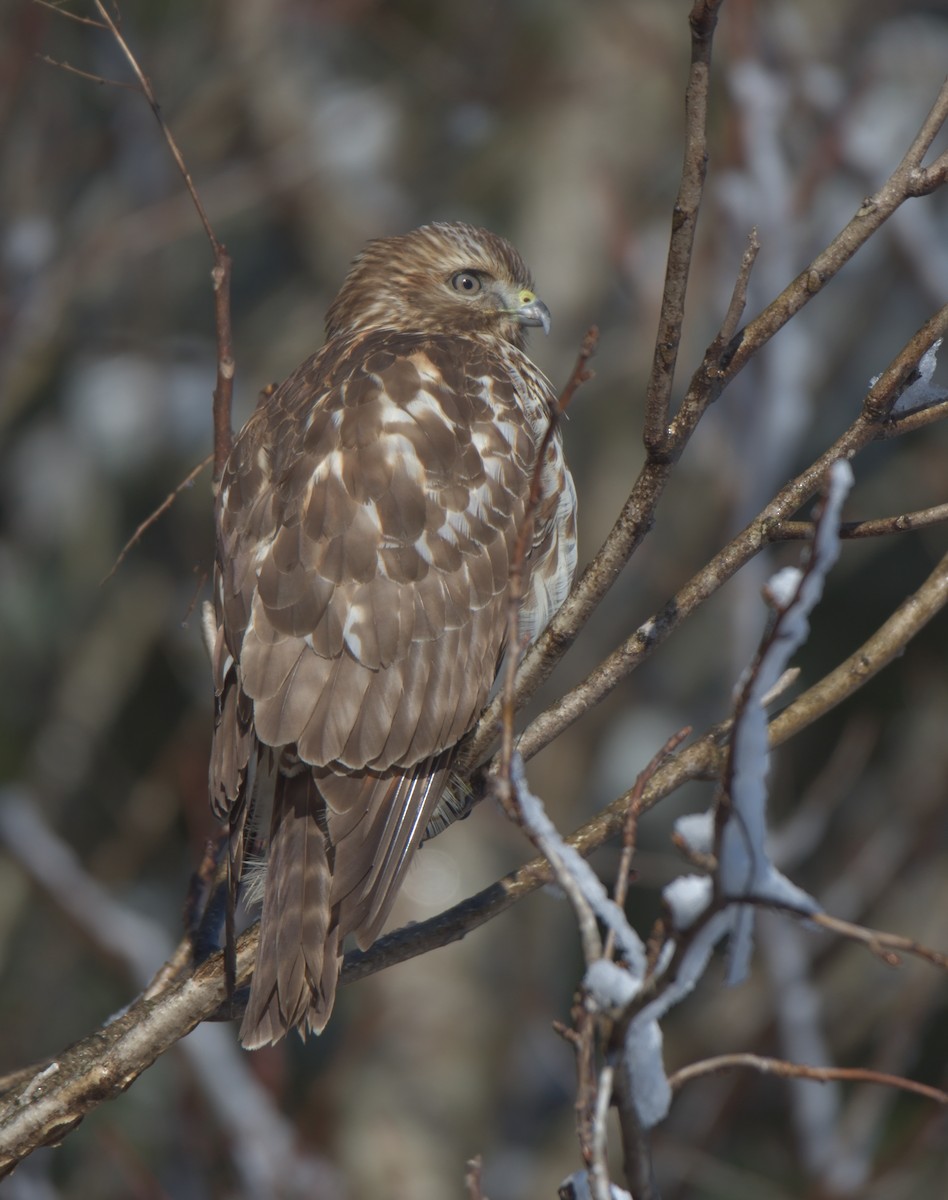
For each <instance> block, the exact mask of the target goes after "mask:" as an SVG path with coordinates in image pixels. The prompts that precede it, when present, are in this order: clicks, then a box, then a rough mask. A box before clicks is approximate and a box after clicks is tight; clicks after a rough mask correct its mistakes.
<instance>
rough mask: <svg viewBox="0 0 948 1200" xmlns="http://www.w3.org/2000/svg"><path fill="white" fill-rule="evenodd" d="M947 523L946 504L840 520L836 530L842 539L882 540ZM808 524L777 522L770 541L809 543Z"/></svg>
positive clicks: (806, 522)
mask: <svg viewBox="0 0 948 1200" xmlns="http://www.w3.org/2000/svg"><path fill="white" fill-rule="evenodd" d="M942 521H948V504H936V505H934V506H933V507H932V508H920V509H917V510H916V511H915V512H906V513H898V514H897V515H896V516H894V517H875V518H874V519H872V520H868V521H844V522H843V523H842V525H841V526H840V527H839V536H840V537H842V538H868V537H884V536H885V535H886V534H890V533H905V532H906V531H907V530H910V529H925V528H927V527H928V526H929V525H939V524H940V523H941V522H942ZM813 529H814V525H813V522H812V521H781V523H780V524H779V525H778V526H776V528H775V529H774V531H773V538H772V540H773V541H799V540H804V541H810V540H811V539H812V537H813Z"/></svg>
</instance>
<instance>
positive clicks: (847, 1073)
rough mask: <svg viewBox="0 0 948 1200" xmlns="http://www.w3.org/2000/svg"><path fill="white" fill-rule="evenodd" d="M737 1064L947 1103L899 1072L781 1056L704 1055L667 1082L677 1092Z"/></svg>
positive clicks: (940, 1094)
mask: <svg viewBox="0 0 948 1200" xmlns="http://www.w3.org/2000/svg"><path fill="white" fill-rule="evenodd" d="M740 1067H743V1068H749V1069H750V1070H753V1071H759V1072H760V1074H762V1075H780V1076H782V1077H783V1078H785V1079H811V1080H813V1081H814V1082H815V1083H831V1082H833V1081H834V1080H840V1081H847V1082H852V1083H881V1084H884V1085H885V1086H886V1087H894V1088H900V1089H901V1090H902V1091H905V1092H914V1093H915V1095H916V1096H924V1097H925V1099H926V1100H934V1101H935V1102H936V1103H937V1104H948V1092H943V1091H942V1090H941V1088H935V1087H929V1086H928V1085H927V1084H925V1083H917V1082H916V1081H915V1080H914V1079H904V1078H903V1077H902V1076H901V1075H887V1074H885V1073H884V1072H882V1071H870V1070H868V1069H866V1068H863V1067H811V1066H807V1065H806V1064H804V1063H792V1062H785V1061H784V1060H783V1059H781V1058H764V1057H762V1056H761V1055H759V1054H719V1055H717V1056H716V1057H715V1058H705V1059H702V1061H701V1062H696V1063H691V1065H690V1066H687V1067H682V1068H681V1070H680V1071H676V1072H675V1073H674V1075H670V1076H669V1077H668V1082H669V1083H670V1084H671V1087H672V1090H673V1091H678V1089H679V1088H681V1087H683V1086H684V1085H685V1084H686V1083H690V1082H691V1081H692V1080H693V1079H701V1078H702V1077H703V1076H705V1075H716V1074H718V1073H719V1072H721V1071H734V1070H736V1069H738V1068H740Z"/></svg>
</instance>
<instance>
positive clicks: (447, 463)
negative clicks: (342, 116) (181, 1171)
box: [210, 223, 576, 1048]
mask: <svg viewBox="0 0 948 1200" xmlns="http://www.w3.org/2000/svg"><path fill="white" fill-rule="evenodd" d="M549 322H550V314H549V310H548V309H547V307H546V306H545V305H544V304H543V303H542V302H541V301H540V300H539V299H538V298H537V296H536V295H535V294H534V291H533V283H532V280H531V277H530V273H529V271H528V270H527V267H526V266H525V264H524V262H523V260H522V259H521V257H520V255H519V254H518V253H517V251H516V250H515V249H514V248H513V247H512V246H511V245H510V244H509V243H508V242H506V241H505V240H504V239H503V238H500V237H498V236H496V235H495V234H492V233H489V232H487V231H486V230H482V229H477V228H474V227H472V226H470V225H466V224H460V223H455V224H432V225H425V226H423V227H421V228H420V229H416V230H414V231H413V232H411V233H407V234H404V235H402V236H397V237H390V238H382V239H379V240H376V241H372V242H369V243H368V245H367V246H366V248H365V249H364V250H363V252H362V253H361V254H360V255H359V256H358V257H357V258H356V259H355V260H354V262H353V264H352V266H351V268H350V270H349V273H348V275H347V277H346V279H345V282H344V284H343V286H342V290H341V291H340V292H339V294H338V296H337V297H336V299H335V300H334V301H333V303H332V305H331V306H330V308H329V311H328V314H327V319H326V343H325V345H324V346H323V348H322V350H320V351H319V352H318V353H317V354H316V355H314V356H313V357H312V358H309V359H307V360H306V362H304V363H303V364H302V365H301V366H300V367H298V368H297V370H296V371H294V373H293V374H292V375H290V377H289V378H288V379H287V380H286V381H285V382H284V383H283V384H282V385H280V386H279V387H278V388H276V389H275V390H273V391H272V392H270V393H269V394H268V395H265V396H264V397H263V398H262V399H261V401H260V403H259V405H258V407H257V409H256V411H255V412H254V413H253V415H252V416H251V418H250V420H249V421H248V422H247V424H246V425H245V426H244V428H243V430H242V431H241V433H240V434H239V436H238V437H237V440H236V442H235V445H234V448H233V451H232V452H231V454H230V457H229V459H228V461H227V464H226V466H225V469H224V472H223V476H222V478H221V484H220V491H219V495H218V501H217V530H218V551H217V553H218V557H217V564H216V572H215V605H216V618H217V641H216V646H215V649H214V655H213V658H214V663H213V666H214V680H215V690H216V695H217V703H216V721H215V730H214V743H213V748H212V752H211V764H210V791H211V803H212V806H213V808H214V810H215V812H216V813H217V814H218V815H220V816H221V817H225V818H226V819H227V820H228V821H229V827H230V858H229V862H230V870H231V885H232V888H234V889H236V886H237V883H238V882H239V880H240V878H241V873H242V871H243V867H244V858H245V851H247V849H248V847H249V846H250V845H251V844H252V843H256V842H257V841H260V840H261V839H263V840H266V842H267V843H268V852H267V857H266V867H265V876H264V881H263V912H262V916H261V923H260V940H259V949H258V951H257V958H256V963H255V967H254V972H253V979H252V983H251V988H250V996H249V1000H248V1003H247V1008H246V1012H245V1015H244V1018H243V1023H242V1025H241V1029H240V1038H241V1041H242V1043H243V1045H244V1046H246V1047H248V1048H255V1047H258V1046H262V1045H265V1044H267V1043H270V1042H274V1041H277V1040H278V1039H279V1038H281V1037H282V1036H283V1035H284V1034H285V1033H286V1032H287V1031H288V1030H290V1029H294V1028H295V1029H298V1030H299V1031H300V1033H301V1035H303V1036H305V1034H306V1033H307V1032H317V1033H318V1032H320V1031H321V1030H322V1029H323V1027H324V1026H325V1024H326V1021H327V1020H328V1019H329V1015H330V1012H331V1010H332V1005H333V999H334V995H335V990H336V983H337V979H338V975H339V967H340V963H341V955H342V950H343V941H344V939H345V938H346V937H347V935H349V934H354V935H355V937H356V939H357V941H358V943H359V945H361V946H363V947H365V946H367V945H369V944H370V943H371V942H372V941H373V940H374V938H375V937H376V936H377V934H378V932H379V930H380V928H381V927H382V925H383V923H384V921H385V919H386V917H387V915H388V912H389V909H390V908H391V906H392V903H393V901H394V899H395V895H396V892H397V890H398V887H399V885H400V883H401V881H402V879H403V877H404V875H405V871H406V869H407V867H408V865H409V863H410V861H411V858H412V855H413V853H414V851H415V848H416V847H417V846H418V845H419V843H420V842H421V840H422V839H423V836H424V833H425V829H426V827H427V826H428V825H429V822H430V821H431V820H432V817H433V816H434V814H435V813H436V811H437V810H438V806H439V802H441V801H442V797H444V796H445V794H446V792H447V791H448V790H449V787H450V783H451V770H452V763H453V761H454V759H455V756H456V752H457V748H458V743H459V742H460V740H461V739H462V738H463V737H464V735H465V734H466V733H467V732H468V731H469V730H470V729H471V728H472V726H473V725H474V723H475V722H476V721H477V718H478V716H479V715H480V713H481V710H482V709H483V707H484V705H485V703H486V701H487V699H488V696H489V693H490V690H491V686H492V684H493V681H494V679H495V676H496V674H497V672H498V670H499V666H500V661H501V658H502V655H503V653H504V648H505V641H506V632H507V611H506V610H507V605H508V595H509V588H510V570H511V560H512V556H513V553H514V546H515V542H516V539H517V534H518V531H519V530H520V527H521V525H522V523H523V520H524V516H525V513H526V509H527V498H528V492H529V489H530V484H531V479H532V477H533V472H534V467H535V463H536V458H537V454H538V452H539V448H540V443H541V439H542V438H543V436H544V434H545V432H546V430H547V429H548V426H549V423H550V419H551V413H552V411H553V406H554V405H555V402H556V397H555V394H554V392H553V390H552V388H551V386H550V384H549V382H548V381H547V379H546V378H545V377H544V375H543V374H542V373H541V372H540V371H539V370H538V369H537V368H536V367H535V366H534V365H533V364H532V363H531V362H530V360H529V359H528V358H527V357H526V355H525V354H524V352H523V344H524V333H525V329H526V328H527V327H529V326H542V327H543V329H544V330H546V331H548V330H549ZM540 482H541V487H540V495H539V500H538V503H537V505H536V508H535V510H534V514H535V521H534V526H533V535H532V540H531V543H530V546H529V548H528V553H527V557H526V562H525V565H524V575H523V584H524V587H523V601H522V607H521V611H520V616H519V620H520V632H521V634H522V635H523V636H524V637H526V638H535V637H536V636H537V634H538V633H539V632H540V631H541V630H542V629H543V627H544V626H545V625H546V623H547V622H548V621H549V619H550V617H551V616H552V614H553V613H554V612H555V611H556V609H557V608H558V607H559V606H560V604H561V603H562V602H563V600H564V599H565V597H566V594H567V592H568V590H569V587H570V584H571V582H572V578H573V573H574V569H575V563H576V538H575V504H576V498H575V491H574V488H573V482H572V478H571V476H570V474H569V471H568V469H567V467H566V465H565V462H564V459H563V451H562V445H561V441H560V438H559V434H558V433H556V434H555V435H554V436H553V437H552V438H551V439H550V440H549V441H548V443H547V448H546V450H545V460H544V462H543V465H542V469H541V475H540ZM267 808H269V821H268V825H269V829H268V831H267V830H266V829H264V828H262V826H263V825H264V824H265V823H266V822H267V818H266V816H265V815H263V816H262V815H261V813H263V811H264V810H265V809H267ZM252 830H256V831H257V832H254V833H252ZM249 857H250V855H249V853H248V858H249Z"/></svg>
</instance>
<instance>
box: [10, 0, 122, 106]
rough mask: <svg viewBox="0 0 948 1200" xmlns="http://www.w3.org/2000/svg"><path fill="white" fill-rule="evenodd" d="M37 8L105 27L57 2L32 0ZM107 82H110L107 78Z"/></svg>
mask: <svg viewBox="0 0 948 1200" xmlns="http://www.w3.org/2000/svg"><path fill="white" fill-rule="evenodd" d="M32 2H33V3H34V4H35V5H36V6H37V7H38V8H48V9H49V10H50V11H51V12H54V13H55V14H56V16H57V17H65V18H66V20H67V21H75V22H76V24H78V25H91V26H92V28H93V29H105V28H106V27H105V26H104V25H103V24H102V22H101V21H97V20H95V18H94V17H83V16H81V15H80V14H79V13H74V12H70V11H69V9H68V8H65V7H63V6H62V5H59V4H51V3H50V2H49V0H32ZM108 82H110V83H111V82H112V81H111V80H109V81H108ZM116 86H117V87H130V86H131V85H130V84H127V83H120V84H116Z"/></svg>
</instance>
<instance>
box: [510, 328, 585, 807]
mask: <svg viewBox="0 0 948 1200" xmlns="http://www.w3.org/2000/svg"><path fill="white" fill-rule="evenodd" d="M598 343H599V330H598V329H597V328H596V326H595V325H593V326H591V327H590V328H589V329H588V330H587V331H586V334H585V336H584V338H583V341H582V345H581V346H580V350H579V354H578V356H577V358H576V363H575V365H574V366H573V370H572V371H571V372H570V376H569V379H568V380H567V381H566V386H565V387H564V388H563V390H562V392H561V393H560V395H559V397H558V399H557V402H556V405H555V407H553V408H552V409H551V410H550V419H549V423H548V424H547V427H546V430H545V431H544V434H543V437H542V438H541V439H540V445H539V446H538V447H537V456H536V461H535V462H534V464H533V474H532V476H531V478H530V488H529V491H528V493H527V503H526V507H525V509H524V514H523V519H522V520H521V522H520V528H519V529H518V530H517V540H516V542H515V543H514V552H513V556H512V558H511V563H510V576H509V579H510V582H509V585H508V599H507V660H506V663H505V668H504V686H503V691H502V722H501V753H500V775H501V779H502V780H504V781H505V786H504V788H503V790H502V794H501V793H499V795H500V798H501V802H502V803H503V804H504V806H505V808H508V811H509V813H510V815H511V816H513V817H514V818H515V814H514V812H513V809H512V808H511V807H510V805H511V803H512V801H513V799H514V798H513V796H512V792H511V788H510V764H511V756H512V754H513V742H514V718H515V715H516V678H517V668H518V666H519V665H520V658H521V654H522V650H523V648H522V646H521V644H520V606H521V603H522V601H523V572H524V567H525V565H526V561H527V548H528V546H529V544H530V541H531V539H532V538H533V527H534V523H535V520H536V511H537V505H538V504H539V502H540V488H541V486H542V482H543V470H544V467H545V466H546V453H547V450H548V449H549V446H550V443H551V442H552V440H553V438H554V436H555V434H556V430H557V427H558V425H559V420H560V417H561V415H562V414H563V413H564V412H565V411H566V407H567V405H568V404H569V403H570V401H571V400H572V399H573V396H574V395H575V394H576V391H577V389H578V388H579V387H581V386H582V384H584V383H586V382H587V381H588V380H590V379H591V378H592V372H591V371H590V370H589V360H590V358H591V357H592V356H593V354H594V353H595V352H596V346H597V345H598Z"/></svg>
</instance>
